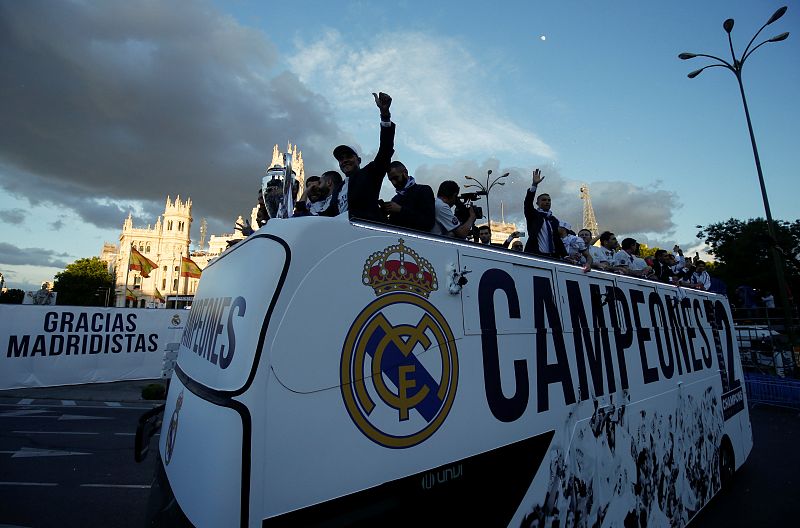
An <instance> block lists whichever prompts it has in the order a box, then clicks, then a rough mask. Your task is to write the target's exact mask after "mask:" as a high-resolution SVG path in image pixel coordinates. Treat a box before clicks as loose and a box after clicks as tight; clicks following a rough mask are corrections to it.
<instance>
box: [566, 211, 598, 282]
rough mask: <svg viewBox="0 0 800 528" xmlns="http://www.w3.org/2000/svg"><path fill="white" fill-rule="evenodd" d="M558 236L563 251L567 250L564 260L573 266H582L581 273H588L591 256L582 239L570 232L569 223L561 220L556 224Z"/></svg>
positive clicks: (590, 267)
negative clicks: (562, 243)
mask: <svg viewBox="0 0 800 528" xmlns="http://www.w3.org/2000/svg"><path fill="white" fill-rule="evenodd" d="M558 236H560V237H561V241H562V242H564V249H566V250H567V256H566V257H564V259H565V260H567V261H569V262H571V263H573V264H582V265H583V272H584V273H588V272H589V270H591V269H592V256H591V255H590V254H589V250H588V249H587V248H586V243H585V242H584V241H583V239H582V238H580V237H579V236H577V235H575V234H574V233H573V232H572V225H571V224H570V223H569V222H565V221H563V220H561V221H560V222H559V223H558Z"/></svg>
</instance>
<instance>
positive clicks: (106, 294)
mask: <svg viewBox="0 0 800 528" xmlns="http://www.w3.org/2000/svg"><path fill="white" fill-rule="evenodd" d="M101 292H102V293H103V296H104V297H105V302H104V303H103V306H104V307H106V308H108V298H109V296H110V295H111V288H106V287H103V286H98V288H97V290H95V294H94V296H95V297H100V294H101Z"/></svg>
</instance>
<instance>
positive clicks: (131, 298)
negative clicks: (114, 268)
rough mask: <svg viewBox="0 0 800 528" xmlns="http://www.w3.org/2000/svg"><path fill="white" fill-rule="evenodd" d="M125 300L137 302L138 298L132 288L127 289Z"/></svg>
mask: <svg viewBox="0 0 800 528" xmlns="http://www.w3.org/2000/svg"><path fill="white" fill-rule="evenodd" d="M125 300H128V301H135V300H136V296H135V295H134V294H133V291H131V289H130V288H125Z"/></svg>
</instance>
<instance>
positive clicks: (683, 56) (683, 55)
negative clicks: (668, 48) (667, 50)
mask: <svg viewBox="0 0 800 528" xmlns="http://www.w3.org/2000/svg"><path fill="white" fill-rule="evenodd" d="M695 57H697V55H695V54H694V53H681V54H680V55H678V58H679V59H680V60H686V59H693V58H695Z"/></svg>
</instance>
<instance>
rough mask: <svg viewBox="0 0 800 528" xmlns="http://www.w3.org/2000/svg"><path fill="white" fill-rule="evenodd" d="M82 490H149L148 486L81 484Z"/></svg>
mask: <svg viewBox="0 0 800 528" xmlns="http://www.w3.org/2000/svg"><path fill="white" fill-rule="evenodd" d="M81 487H82V488H129V489H149V488H150V484H81Z"/></svg>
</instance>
